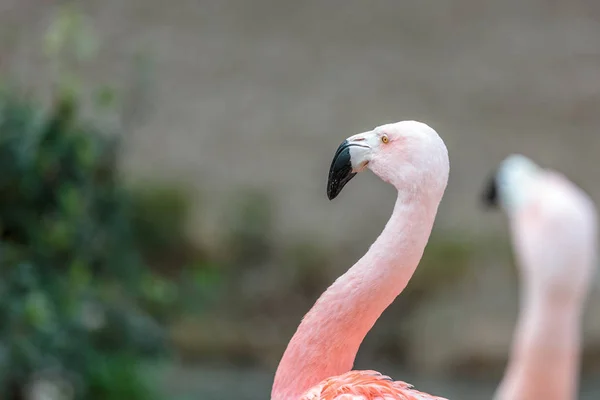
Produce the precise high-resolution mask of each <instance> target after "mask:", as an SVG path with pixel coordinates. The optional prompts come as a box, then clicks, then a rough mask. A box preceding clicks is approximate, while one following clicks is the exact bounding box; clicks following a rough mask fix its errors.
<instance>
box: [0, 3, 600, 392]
mask: <svg viewBox="0 0 600 400" xmlns="http://www.w3.org/2000/svg"><path fill="white" fill-rule="evenodd" d="M599 41H600V3H597V2H594V1H573V2H550V1H542V0H526V1H516V0H506V1H503V2H481V1H474V0H456V1H452V2H450V1H441V2H440V1H433V0H421V1H418V2H416V1H413V2H409V1H391V0H389V1H388V0H382V1H377V2H366V1H354V0H343V1H342V0H331V1H327V2H322V1H316V0H309V1H302V2H292V1H273V0H254V1H252V2H250V1H243V0H219V1H204V0H172V1H170V2H165V1H157V0H85V1H78V2H77V1H75V2H67V1H63V2H60V1H41V0H0V87H1V89H0V170H1V171H2V173H1V174H0V234H1V239H2V240H1V242H0V263H1V266H0V388H1V390H2V392H1V393H0V398H2V399H11V400H13V399H36V400H38V399H52V400H55V399H61V400H67V399H109V400H110V399H132V400H136V399H150V398H155V399H157V400H158V399H176V400H185V399H192V398H193V399H203V400H220V399H226V398H237V399H240V400H241V399H247V400H255V399H266V398H269V393H270V388H271V384H272V378H273V373H274V371H275V368H276V366H277V364H278V362H279V359H280V357H281V355H282V353H283V350H284V349H285V346H286V344H287V342H288V341H289V339H290V338H291V335H292V334H293V332H294V331H295V329H296V327H297V325H298V323H299V322H300V319H301V317H302V316H303V315H304V313H305V312H306V311H307V310H308V309H309V308H310V307H311V306H312V305H313V303H314V301H315V300H316V299H317V297H318V296H319V295H320V294H321V293H322V292H323V291H324V290H325V288H326V287H327V286H328V285H329V284H330V283H331V282H332V281H333V280H334V279H335V278H336V277H337V276H339V275H341V274H342V273H343V272H344V271H345V270H346V269H347V268H348V267H349V266H350V265H352V264H353V263H354V261H356V260H357V259H358V258H359V257H360V256H361V255H362V254H364V252H365V251H366V250H367V248H368V246H369V245H370V244H371V243H372V242H373V240H374V239H375V238H376V236H377V235H378V234H379V232H380V231H381V229H382V228H383V225H384V224H385V222H386V221H387V219H388V218H389V215H390V213H391V210H392V206H393V202H394V199H395V197H394V189H393V188H392V187H391V186H388V185H386V184H385V183H383V182H381V181H380V180H378V179H377V178H376V177H375V176H374V175H372V174H370V173H366V174H361V176H360V177H358V178H356V179H355V180H354V181H353V182H352V184H351V185H348V186H347V188H346V189H345V190H344V193H343V195H342V196H341V197H339V198H338V199H336V201H334V202H329V201H328V200H327V197H326V195H325V184H326V180H327V172H328V169H329V163H330V161H331V157H332V156H333V153H334V151H335V149H336V148H337V146H338V145H339V143H340V142H341V141H342V140H343V139H344V138H346V137H347V136H350V135H351V134H354V133H358V132H362V131H365V130H368V129H370V128H373V127H375V126H377V125H380V124H383V123H386V122H393V121H398V120H402V119H418V120H422V121H424V122H427V123H428V124H430V125H431V126H433V127H434V128H435V129H436V130H437V131H438V132H439V133H440V135H441V136H442V137H443V139H444V140H445V142H446V144H447V146H448V149H449V153H450V164H451V174H450V182H449V185H448V189H447V192H446V194H445V197H444V200H443V202H442V205H441V207H440V210H439V214H438V218H437V222H436V226H435V229H434V232H433V235H432V238H431V240H430V244H429V246H428V247H427V249H426V252H425V256H424V259H423V261H422V263H421V265H420V266H419V268H418V270H417V273H416V275H415V277H414V278H413V280H412V281H411V282H410V284H409V286H408V288H407V289H406V291H405V292H404V293H403V294H402V295H401V296H400V297H399V298H398V299H397V301H396V302H395V303H394V304H393V305H392V306H391V307H390V308H389V309H388V310H387V311H386V312H385V313H384V315H383V316H382V318H381V319H380V320H379V321H378V323H377V324H376V326H375V327H374V329H373V330H372V331H371V332H370V333H369V335H368V336H367V338H366V339H365V342H364V344H363V346H362V348H361V350H360V352H359V355H358V359H357V362H356V368H369V369H378V370H381V371H383V372H385V373H387V374H389V375H392V376H393V377H395V378H397V379H403V380H407V381H409V382H411V383H413V384H415V385H417V386H418V388H419V389H421V390H424V391H427V392H433V393H436V394H442V395H444V396H446V397H449V398H456V399H458V398H460V399H483V398H490V397H491V395H492V393H493V391H494V389H495V388H496V386H497V384H498V382H499V380H500V378H501V377H502V374H503V371H504V366H505V363H506V358H507V354H508V349H509V346H510V343H511V340H512V335H513V329H514V325H515V321H516V315H517V311H518V303H517V301H518V299H517V284H518V281H517V275H516V270H515V267H514V263H513V260H512V255H511V248H510V245H509V240H508V231H507V229H506V228H507V227H506V221H505V218H504V217H503V216H502V215H501V214H500V213H497V212H496V213H489V212H484V210H483V209H482V207H481V206H480V204H479V202H478V201H479V191H480V190H481V187H482V185H483V182H484V180H485V179H486V178H487V177H488V175H489V173H490V172H491V170H492V169H493V168H494V167H495V166H496V165H497V163H498V162H499V161H500V160H501V159H502V158H504V157H505V156H506V155H507V154H509V153H511V152H521V153H524V154H527V155H528V156H530V157H532V158H533V159H534V160H536V161H538V162H539V163H540V164H542V165H543V166H550V167H552V168H556V169H559V170H561V171H563V172H564V173H566V174H567V176H569V177H570V178H571V179H572V180H574V181H575V182H576V183H577V184H579V185H580V186H582V187H583V188H584V189H585V190H586V191H588V192H589V193H590V194H591V196H592V197H593V198H594V199H595V200H596V201H598V200H600V183H599V182H598V173H597V172H598V152H599V150H600V133H599V132H600V112H598V110H600V47H599V46H598V43H599ZM593 286H594V289H593V290H592V293H591V295H590V300H589V302H588V306H587V308H586V312H585V318H584V321H585V329H584V353H583V369H582V388H581V392H582V394H581V398H582V399H592V398H598V396H600V383H598V382H599V380H598V376H600V293H599V291H598V290H596V286H598V285H597V284H596V283H594V285H593Z"/></svg>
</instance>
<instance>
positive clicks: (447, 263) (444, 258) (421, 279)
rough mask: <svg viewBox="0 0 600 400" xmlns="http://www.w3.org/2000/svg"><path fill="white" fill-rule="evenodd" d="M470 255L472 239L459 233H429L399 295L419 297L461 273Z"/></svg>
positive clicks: (468, 262) (468, 264)
mask: <svg viewBox="0 0 600 400" xmlns="http://www.w3.org/2000/svg"><path fill="white" fill-rule="evenodd" d="M473 255H474V249H473V243H470V242H468V241H466V240H464V239H462V238H461V237H460V236H459V235H457V236H450V235H439V234H438V235H432V237H431V239H430V240H429V243H428V244H427V248H426V249H425V252H424V254H423V258H422V259H421V262H420V263H419V267H418V268H417V270H416V271H415V274H414V276H413V277H412V279H411V280H410V284H409V285H408V286H407V287H406V289H405V292H404V293H403V294H402V296H403V298H406V299H407V302H410V301H411V300H413V301H414V300H417V299H420V298H422V297H424V296H427V295H428V294H431V293H435V292H437V291H438V290H439V289H440V288H442V287H444V286H448V285H449V284H450V283H452V282H453V281H455V280H456V279H459V278H461V277H463V276H464V275H465V273H466V272H467V271H468V269H469V267H470V266H471V262H472V257H473Z"/></svg>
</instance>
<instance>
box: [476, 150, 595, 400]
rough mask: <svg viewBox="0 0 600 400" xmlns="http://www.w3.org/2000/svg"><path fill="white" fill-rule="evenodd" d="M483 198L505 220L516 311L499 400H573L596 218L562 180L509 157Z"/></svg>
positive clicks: (580, 195) (587, 201) (592, 268)
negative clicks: (515, 278)
mask: <svg viewBox="0 0 600 400" xmlns="http://www.w3.org/2000/svg"><path fill="white" fill-rule="evenodd" d="M492 182H493V186H490V191H489V192H488V196H487V197H488V199H489V200H491V201H492V203H495V202H498V203H499V205H501V206H502V208H503V209H504V210H505V211H506V213H507V216H508V219H509V221H510V229H511V233H512V235H511V238H512V243H513V250H514V253H515V257H516V261H517V267H518V270H519V275H520V286H521V296H520V303H521V304H520V311H519V319H518V321H517V326H516V328H515V335H514V339H513V345H512V349H511V353H510V357H509V363H508V367H507V370H506V373H505V376H504V378H503V380H502V383H501V384H500V386H499V388H498V391H497V393H496V397H495V398H496V399H497V400H537V399H544V400H575V399H576V398H577V396H578V381H579V363H580V358H581V354H580V352H581V316H582V314H583V307H584V305H585V301H586V298H587V294H588V292H589V288H590V282H591V281H592V276H593V274H594V273H595V270H596V262H597V215H596V207H595V205H594V203H593V201H592V200H591V199H590V197H589V196H588V195H587V194H586V193H585V192H584V191H583V190H581V189H580V188H579V187H577V186H576V185H574V184H573V183H572V182H570V181H569V180H568V179H567V178H566V177H565V176H564V175H562V174H559V173H557V172H555V171H551V170H546V169H543V168H541V167H539V166H537V165H536V164H535V163H534V162H533V161H531V160H529V159H528V158H526V157H524V156H522V155H512V156H510V157H507V159H505V160H504V161H503V162H502V164H501V165H500V167H499V169H498V171H497V173H496V174H495V177H494V180H493V181H492Z"/></svg>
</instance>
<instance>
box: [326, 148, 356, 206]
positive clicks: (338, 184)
mask: <svg viewBox="0 0 600 400" xmlns="http://www.w3.org/2000/svg"><path fill="white" fill-rule="evenodd" d="M350 146H351V145H350V144H349V143H348V141H347V140H344V141H343V142H342V144H340V146H339V147H338V148H337V150H336V152H335V155H334V156H333V160H332V161H331V167H330V168H329V179H328V180H327V198H328V199H329V200H333V199H335V198H336V197H337V196H338V195H339V194H340V192H341V191H342V189H343V188H344V186H345V185H346V183H348V182H349V181H350V180H351V179H352V178H354V176H355V175H356V173H355V172H352V162H351V159H350V158H351V157H350Z"/></svg>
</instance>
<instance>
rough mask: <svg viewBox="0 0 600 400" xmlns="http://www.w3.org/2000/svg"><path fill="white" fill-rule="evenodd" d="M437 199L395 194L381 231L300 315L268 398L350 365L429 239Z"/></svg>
mask: <svg viewBox="0 0 600 400" xmlns="http://www.w3.org/2000/svg"><path fill="white" fill-rule="evenodd" d="M438 204H439V201H438V202H432V201H431V200H429V199H423V198H416V197H414V198H412V199H407V198H406V197H404V196H402V195H399V196H398V199H397V200H396V204H395V206H394V211H393V213H392V216H391V218H390V220H389V221H388V223H387V224H386V226H385V228H384V229H383V232H382V233H381V234H380V235H379V237H378V238H377V240H376V241H375V242H374V243H373V244H372V245H371V247H370V248H369V250H368V251H367V253H366V254H365V255H364V256H363V257H362V258H361V259H360V260H358V262H357V263H356V264H355V265H354V266H353V267H352V268H350V269H349V270H348V271H347V272H346V273H345V274H344V275H342V276H341V277H339V278H338V279H337V280H336V281H335V282H334V283H333V284H332V285H331V286H330V287H329V288H328V289H327V290H326V291H325V293H324V294H323V295H321V297H320V298H319V299H318V300H317V302H316V304H315V305H314V306H313V308H312V309H311V310H310V311H309V312H308V313H307V314H306V315H305V317H304V318H303V320H302V322H301V324H300V326H299V327H298V329H297V331H296V333H295V334H294V336H293V337H292V339H291V341H290V343H289V344H288V347H287V349H286V351H285V353H284V355H283V357H282V359H281V362H280V364H279V367H278V369H277V372H276V374H275V381H274V384H273V391H272V393H271V399H272V400H297V399H298V398H299V397H300V396H301V395H302V394H303V393H305V392H306V391H307V390H308V389H310V388H311V387H313V386H315V385H317V384H318V383H319V382H321V381H322V380H324V379H326V378H329V377H331V376H336V375H340V374H343V373H345V372H348V371H350V370H351V369H352V366H353V364H354V359H355V357H356V353H357V352H358V348H359V347H360V344H361V342H362V341H363V339H364V337H365V336H366V335H367V333H368V332H369V330H370V329H371V328H372V327H373V325H374V324H375V322H376V321H377V319H378V318H379V316H380V315H381V313H382V312H383V311H384V310H385V309H386V308H387V307H388V306H389V305H390V304H391V303H392V301H393V300H394V299H395V298H396V297H397V296H398V295H399V294H400V292H402V290H403V289H404V288H405V287H406V285H407V283H408V281H409V280H410V278H411V276H412V275H413V273H414V271H415V268H416V267H417V264H418V263H419V260H420V259H421V256H422V255H423V251H424V249H425V245H426V244H427V241H428V239H429V235H430V233H431V229H432V227H433V222H434V219H435V215H436V213H437V207H438Z"/></svg>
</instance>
